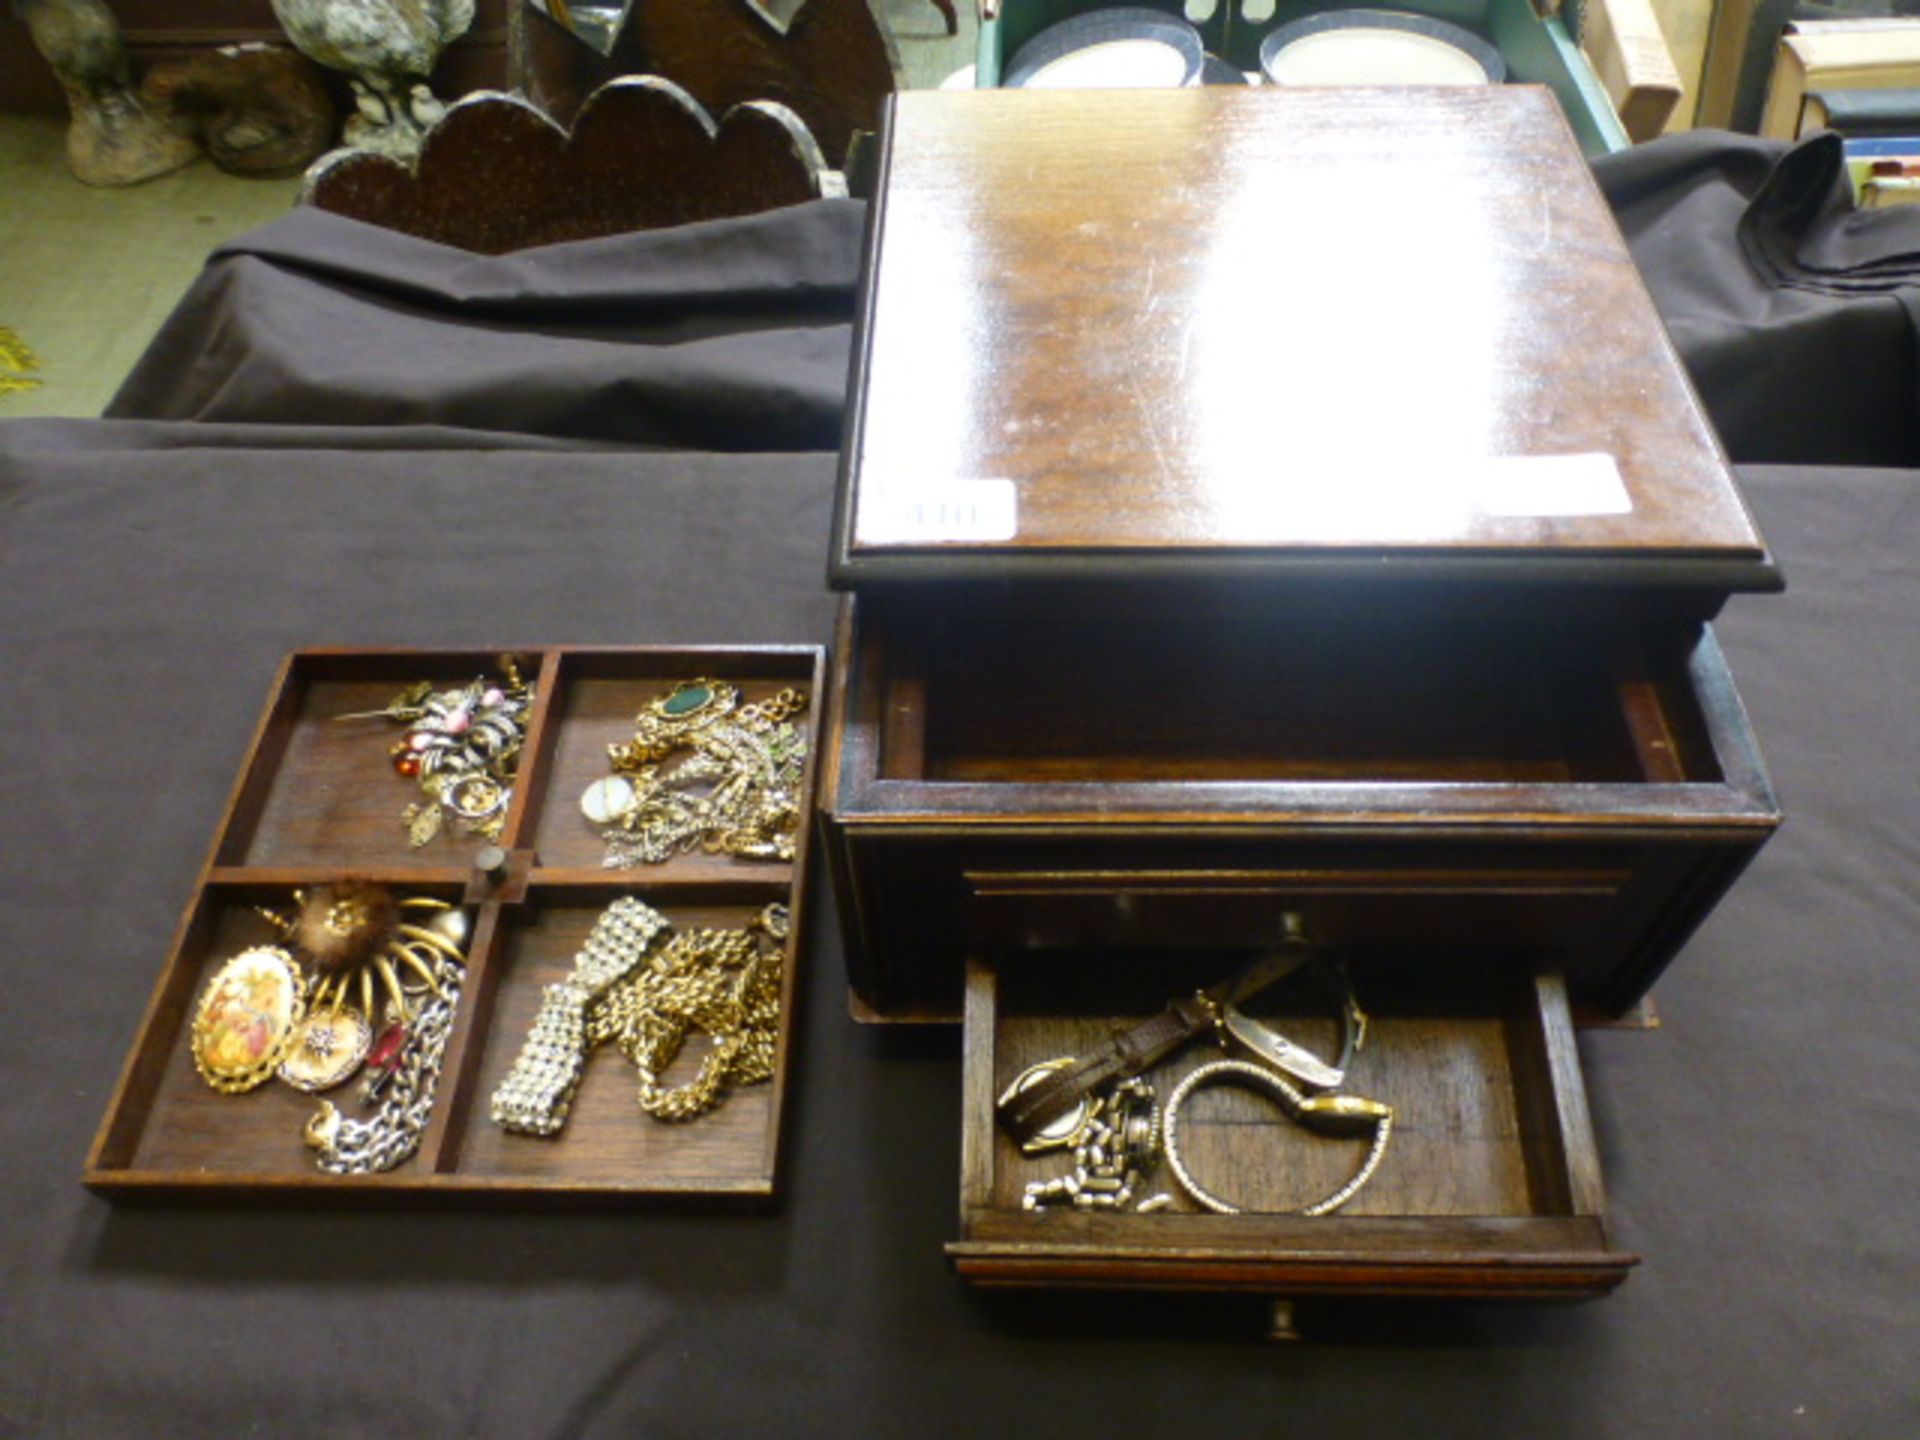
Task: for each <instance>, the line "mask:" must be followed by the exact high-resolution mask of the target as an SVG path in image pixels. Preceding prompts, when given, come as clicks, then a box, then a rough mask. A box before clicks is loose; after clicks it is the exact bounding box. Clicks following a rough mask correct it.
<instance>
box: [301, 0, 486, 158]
mask: <svg viewBox="0 0 1920 1440" xmlns="http://www.w3.org/2000/svg"><path fill="white" fill-rule="evenodd" d="M273 13H274V14H275V15H276V16H277V17H278V18H279V20H280V25H281V28H283V29H284V30H285V31H286V32H287V38H288V39H290V40H292V41H293V44H294V48H295V49H297V50H299V51H300V52H301V53H302V54H303V55H305V56H306V57H307V58H308V59H310V60H317V61H319V63H320V64H322V65H325V66H327V67H328V68H329V69H333V70H344V71H345V72H346V73H347V77H348V80H349V82H350V83H351V85H352V86H353V99H354V108H355V114H354V115H353V116H352V117H351V118H349V119H348V121H347V125H346V132H345V136H346V142H347V144H349V145H351V146H356V147H358V148H360V149H363V150H375V151H378V152H380V153H381V154H383V155H391V156H393V157H394V158H395V159H397V160H410V159H412V158H413V157H414V156H415V155H417V154H418V153H419V151H420V140H421V137H422V136H423V135H425V133H426V132H427V130H428V129H429V128H431V127H432V125H433V123H434V122H435V121H436V120H438V119H439V118H440V117H441V116H442V115H443V114H445V113H446V107H445V106H443V105H442V104H441V103H440V102H439V101H438V100H436V99H435V98H434V95H433V91H432V90H431V89H429V88H428V85H427V81H428V77H430V76H431V75H432V74H433V67H434V65H435V64H436V63H437V62H438V61H439V59H440V52H441V51H442V50H444V49H445V48H446V47H447V46H448V45H450V44H451V43H452V42H453V41H455V40H457V39H458V38H459V37H460V36H462V35H464V34H465V33H466V32H467V28H468V27H469V26H470V25H472V24H473V0H273Z"/></svg>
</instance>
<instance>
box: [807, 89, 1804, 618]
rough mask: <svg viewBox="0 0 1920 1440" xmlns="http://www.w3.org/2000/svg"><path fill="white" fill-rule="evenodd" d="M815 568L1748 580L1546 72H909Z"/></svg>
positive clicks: (1736, 523) (871, 580) (1758, 544)
mask: <svg viewBox="0 0 1920 1440" xmlns="http://www.w3.org/2000/svg"><path fill="white" fill-rule="evenodd" d="M869 245H870V250H869V254H868V272H867V293H866V299H865V306H864V313H863V315H862V319H861V326H860V331H859V334H858V337H857V340H856V358H855V362H854V385H853V393H852V408H851V413H850V419H849V430H848V435H847V444H846V446H845V451H844V455H843V459H842V466H843V476H842V485H841V496H840V505H839V509H838V513H837V515H836V522H835V543H834V557H833V574H834V579H835V581H836V583H838V584H841V585H844V586H851V587H856V588H857V587H861V586H865V585H870V584H879V583H885V582H891V581H912V580H925V579H934V578H994V577H1006V578H1043V577H1044V578H1060V577H1075V578H1085V579H1092V580H1114V579H1117V580H1124V581H1129V582H1132V581H1139V580H1144V579H1149V578H1153V577H1156V576H1167V577H1182V578H1192V577H1195V576H1211V575H1225V574H1236V573H1242V572H1252V573H1256V574H1270V575H1276V576H1281V577H1286V576H1294V575H1304V576H1320V575H1326V576H1332V577H1343V576H1344V577H1368V578H1370V577H1376V576H1398V577H1408V578H1422V579H1429V580H1442V581H1476V582H1489V583H1502V582H1508V581H1528V580H1544V581H1550V582H1551V581H1567V582H1572V583H1574V584H1577V585H1582V586H1597V587H1603V588H1604V587H1611V586H1643V585H1645V586H1659V587H1668V588H1676V589H1682V590H1688V591H1692V592H1695V593H1716V594H1722V595H1723V594H1725V593H1727V592H1729V591H1733V590H1743V589H1770V588H1777V586H1778V579H1777V576H1776V574H1775V571H1774V569H1773V566H1772V563H1771V561H1770V559H1769V556H1768V554H1767V551H1766V547H1765V545H1764V543H1763V541H1762V540H1761V537H1760V535H1759V532H1758V531H1757V530H1756V529H1755V527H1754V523H1753V520H1752V518H1751V517H1750V516H1749V515H1748V513H1747V510H1746V507H1745V505H1744V504H1743V503H1742V501H1741V498H1740V495H1739V493H1738V491H1737V490H1736V489H1735V487H1734V484H1733V480H1732V478H1731V476H1730V475H1729V473H1728V468H1727V463H1726V459H1725V457H1724V456H1723V455H1722V453H1721V451H1720V448H1719V445H1718V443H1717V441H1716V439H1715V437H1714V435H1713V432H1712V430H1711V429H1710V428H1709V426H1708V423H1707V420H1706V417H1705V415H1704V414H1703V413H1702V410H1701V407H1700V404H1699V401H1698V400H1697V399H1696V398H1695V396H1694V394H1693V391H1692V389H1691V388H1690V386H1689V384H1688V381H1687V378H1686V375H1685V373H1684V372H1683V370H1682V369H1681V366H1680V363H1679V360H1678V358H1677V357H1676V356H1675V354H1674V351H1673V348H1672V345H1671V344H1670V342H1669V341H1668V339H1667V336H1666V333H1665V331H1664V330H1663V328H1662V326H1661V323H1660V320H1659V317H1658V316H1657V314H1656V313H1655V311H1654V308H1653V304H1652V301H1651V300H1650V298H1649V297H1648V294H1647V291H1646V288H1645V286H1644V285H1643V284H1642V283H1641V280H1640V276H1639V274H1638V272H1637V271H1636V270H1635V269H1634V266H1633V262H1632V260H1631V258H1630V257H1629V255H1628V253H1627V250H1626V247H1625V245H1624V243H1623V242H1622V240H1621V238H1620V234H1619V231H1618V229H1617V228H1616V227H1615V225H1614V222H1613V219H1612V216H1611V215H1610V214H1609V212H1608V210H1607V208H1606V206H1605V204H1604V202H1603V200H1602V198H1601V196H1600V194H1599V192H1598V190H1597V189H1596V187H1595V185H1594V182H1593V179H1592V177H1591V175H1590V174H1589V172H1588V170H1587V167H1586V164H1585V162H1584V160H1583V159H1582V157H1581V155H1580V152H1579V150H1578V148H1577V147H1576V145H1575V143H1574V140H1573V138H1572V136H1571V134H1570V133H1569V132H1568V129H1567V126H1566V122H1565V120H1564V119H1563V118H1562V116H1561V114H1560V111H1559V109H1558V107H1557V106H1556V105H1555V103H1554V100H1553V98H1552V96H1551V95H1550V94H1549V93H1548V92H1547V91H1546V90H1544V89H1540V88H1538V87H1532V86H1498V87H1492V88H1486V89H1407V90H1297V91H1281V90H1274V89H1244V90H1243V89H1231V88H1219V89H1196V90H1177V91H1146V90H1140V91H1118V90H1114V91H1083V92H1064V91H1059V92H1055V91H1018V90H1016V91H992V92H957V93H956V92H916V93H906V94H901V95H898V96H896V97H895V98H894V100H893V102H892V104H891V108H890V110H889V112H888V115H887V123H886V125H885V127H884V140H883V153H882V155H881V159H880V179H879V184H878V187H877V194H876V199H875V202H874V214H873V218H872V222H871V236H870V240H869Z"/></svg>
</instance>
